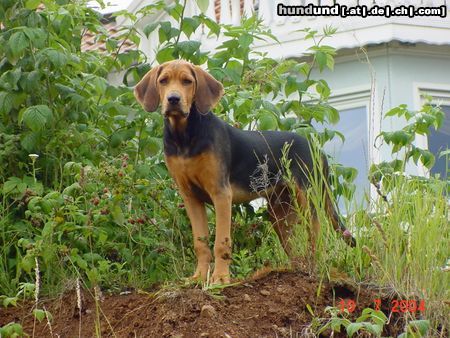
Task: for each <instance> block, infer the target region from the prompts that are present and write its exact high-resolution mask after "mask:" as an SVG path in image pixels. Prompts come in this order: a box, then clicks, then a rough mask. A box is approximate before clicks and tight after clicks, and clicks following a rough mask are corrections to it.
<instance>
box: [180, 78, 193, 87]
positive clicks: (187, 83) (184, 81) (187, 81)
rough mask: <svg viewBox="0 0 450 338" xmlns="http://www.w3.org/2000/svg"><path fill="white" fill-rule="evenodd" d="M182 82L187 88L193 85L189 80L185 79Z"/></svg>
mask: <svg viewBox="0 0 450 338" xmlns="http://www.w3.org/2000/svg"><path fill="white" fill-rule="evenodd" d="M181 82H182V83H183V84H184V85H186V86H188V85H190V84H192V80H189V79H183V80H182V81H181Z"/></svg>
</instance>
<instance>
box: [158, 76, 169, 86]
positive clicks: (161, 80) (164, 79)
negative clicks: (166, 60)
mask: <svg viewBox="0 0 450 338" xmlns="http://www.w3.org/2000/svg"><path fill="white" fill-rule="evenodd" d="M167 82H168V80H167V77H164V78H162V79H160V80H159V83H160V84H162V85H164V84H167Z"/></svg>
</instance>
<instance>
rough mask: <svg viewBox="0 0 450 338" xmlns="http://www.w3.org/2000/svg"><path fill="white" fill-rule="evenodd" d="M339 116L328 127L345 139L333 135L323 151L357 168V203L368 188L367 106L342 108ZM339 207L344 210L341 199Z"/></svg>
mask: <svg viewBox="0 0 450 338" xmlns="http://www.w3.org/2000/svg"><path fill="white" fill-rule="evenodd" d="M340 117H341V118H340V120H339V122H338V123H337V124H336V125H332V126H328V127H329V128H331V129H334V130H337V131H339V132H341V133H342V134H343V135H344V136H345V141H344V142H342V140H341V138H339V137H335V138H334V139H333V140H332V141H330V142H327V143H326V145H325V152H326V153H327V154H328V155H331V156H332V157H334V158H335V160H336V161H337V162H339V163H341V164H342V165H344V166H346V167H353V168H356V169H357V170H358V175H357V177H356V179H355V181H354V183H355V185H356V191H355V195H354V200H355V201H356V203H357V204H359V203H361V202H363V196H364V193H365V191H366V190H367V189H368V188H369V181H368V179H367V176H368V167H369V154H368V149H369V148H368V143H369V131H368V121H367V107H366V106H363V107H357V108H350V109H343V110H341V111H340ZM350 206H352V204H351V205H350ZM339 209H340V210H341V212H345V210H346V208H345V203H344V200H343V199H341V200H340V201H339Z"/></svg>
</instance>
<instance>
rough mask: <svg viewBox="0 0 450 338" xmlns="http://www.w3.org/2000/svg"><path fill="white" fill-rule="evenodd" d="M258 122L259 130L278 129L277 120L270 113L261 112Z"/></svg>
mask: <svg viewBox="0 0 450 338" xmlns="http://www.w3.org/2000/svg"><path fill="white" fill-rule="evenodd" d="M258 120H259V128H260V129H261V130H274V129H276V128H277V127H278V122H277V118H276V117H275V116H274V115H273V114H272V113H271V112H268V111H262V112H261V114H260V116H259V119H258Z"/></svg>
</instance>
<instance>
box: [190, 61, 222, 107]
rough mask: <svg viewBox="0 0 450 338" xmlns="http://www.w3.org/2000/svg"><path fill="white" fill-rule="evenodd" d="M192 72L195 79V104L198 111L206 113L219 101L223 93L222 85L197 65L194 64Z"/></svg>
mask: <svg viewBox="0 0 450 338" xmlns="http://www.w3.org/2000/svg"><path fill="white" fill-rule="evenodd" d="M194 72H195V77H196V80H197V89H196V92H195V99H194V100H195V106H196V107H197V110H198V111H199V112H200V113H203V114H206V113H207V112H209V110H210V109H211V108H213V107H214V106H215V105H216V104H217V102H219V100H220V98H221V97H222V95H223V86H222V84H221V83H220V82H219V81H217V80H216V79H215V78H213V77H212V76H211V75H210V74H208V73H207V72H205V71H204V70H203V69H201V68H200V67H199V66H194Z"/></svg>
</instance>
